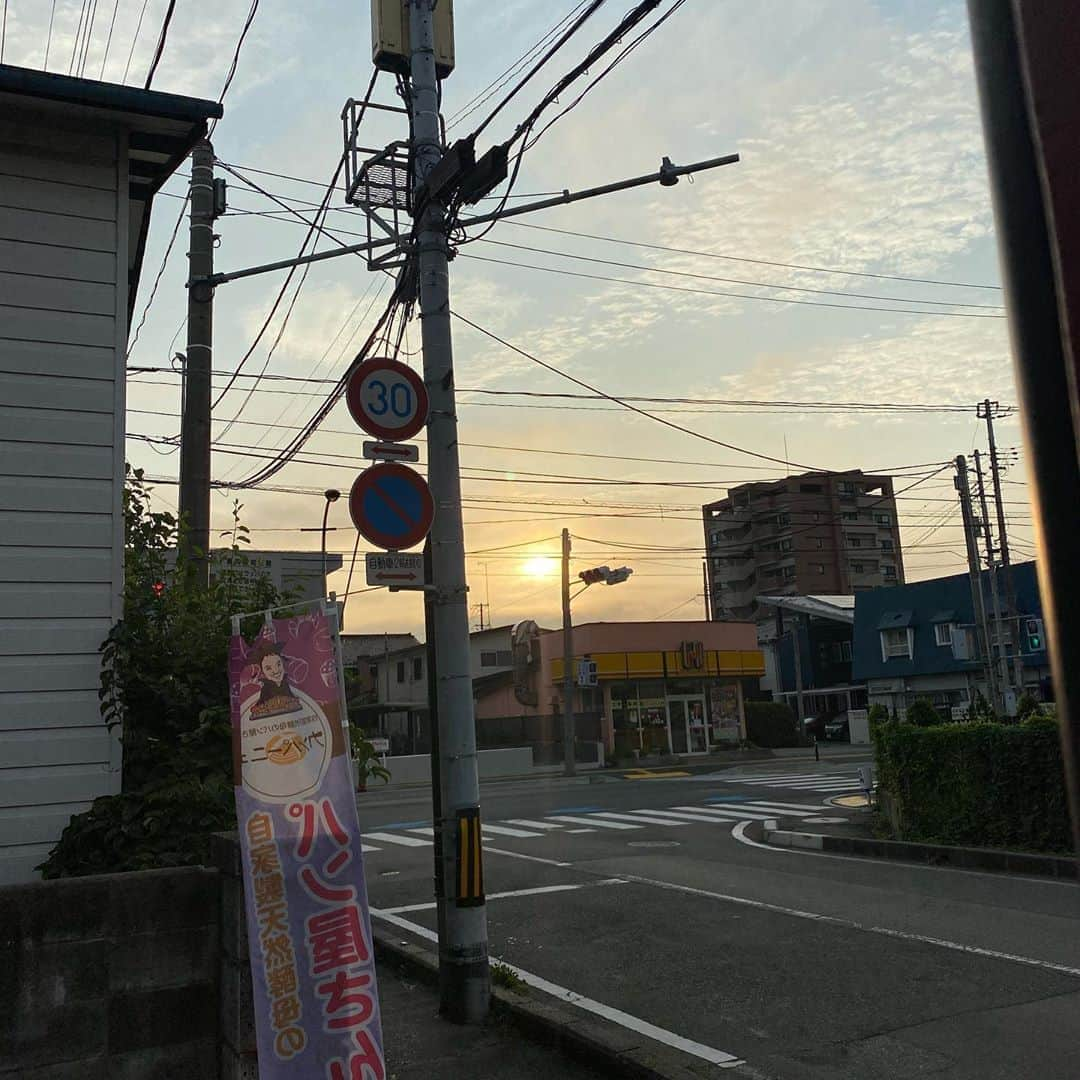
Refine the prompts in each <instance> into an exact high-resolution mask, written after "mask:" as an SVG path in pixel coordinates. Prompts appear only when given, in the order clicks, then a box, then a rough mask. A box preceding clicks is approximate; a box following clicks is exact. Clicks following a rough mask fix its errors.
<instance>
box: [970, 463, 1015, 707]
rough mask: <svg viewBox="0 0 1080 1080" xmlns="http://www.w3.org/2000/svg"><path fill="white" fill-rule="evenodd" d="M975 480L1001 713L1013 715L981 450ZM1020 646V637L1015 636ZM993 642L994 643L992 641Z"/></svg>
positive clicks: (976, 464) (1007, 658) (1007, 659)
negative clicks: (996, 660) (987, 574)
mask: <svg viewBox="0 0 1080 1080" xmlns="http://www.w3.org/2000/svg"><path fill="white" fill-rule="evenodd" d="M975 480H976V482H977V483H978V485H979V512H980V513H981V514H982V527H983V542H984V543H985V545H986V565H987V568H988V569H989V571H990V597H991V600H992V602H993V608H994V627H995V628H996V630H997V641H998V678H999V679H1000V682H999V690H1000V692H1001V714H1002V715H1003V716H1006V715H1007V716H1012V715H1013V714H1014V713H1015V711H1016V708H1015V706H1016V701H1015V698H1014V700H1013V701H1012V702H1011V704H1012V706H1013V708H1012V709H1011V710H1010V708H1009V706H1010V702H1009V690H1010V689H1011V688H1010V686H1009V657H1008V654H1007V653H1006V651H1005V627H1004V622H1003V620H1002V617H1001V596H1000V595H999V593H998V573H997V562H996V561H995V559H994V536H993V533H992V532H991V531H990V516H989V515H990V511H989V510H988V509H987V505H986V485H985V484H984V483H983V471H982V459H981V458H980V456H979V451H978V450H976V451H975ZM1014 641H1016V643H1017V647H1019V639H1018V638H1014ZM991 644H992V643H991Z"/></svg>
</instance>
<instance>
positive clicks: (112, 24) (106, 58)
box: [98, 0, 120, 79]
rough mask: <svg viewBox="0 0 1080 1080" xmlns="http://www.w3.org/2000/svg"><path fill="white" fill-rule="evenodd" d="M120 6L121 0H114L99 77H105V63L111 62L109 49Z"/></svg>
mask: <svg viewBox="0 0 1080 1080" xmlns="http://www.w3.org/2000/svg"><path fill="white" fill-rule="evenodd" d="M119 7H120V0H113V9H112V18H111V19H110V20H109V36H108V37H107V38H106V39H105V54H104V55H103V56H102V58H101V71H100V72H99V73H98V79H104V78H105V65H106V64H107V63H108V62H109V49H111V48H112V37H113V29H114V28H115V27H116V11H117V8H119Z"/></svg>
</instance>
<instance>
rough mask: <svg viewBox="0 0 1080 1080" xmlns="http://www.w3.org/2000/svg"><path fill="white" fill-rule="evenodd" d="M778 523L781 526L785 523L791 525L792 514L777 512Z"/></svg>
mask: <svg viewBox="0 0 1080 1080" xmlns="http://www.w3.org/2000/svg"><path fill="white" fill-rule="evenodd" d="M776 524H777V525H780V526H781V527H782V526H784V525H790V524H791V515H790V514H777V515H776Z"/></svg>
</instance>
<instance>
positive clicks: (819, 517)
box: [814, 510, 821, 521]
mask: <svg viewBox="0 0 1080 1080" xmlns="http://www.w3.org/2000/svg"><path fill="white" fill-rule="evenodd" d="M820 520H821V515H820V514H819V513H818V512H817V511H816V510H815V511H814V521H820Z"/></svg>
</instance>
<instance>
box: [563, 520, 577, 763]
mask: <svg viewBox="0 0 1080 1080" xmlns="http://www.w3.org/2000/svg"><path fill="white" fill-rule="evenodd" d="M562 655H563V682H562V685H563V695H562V696H563V707H562V738H563V772H564V773H565V774H566V775H567V776H576V775H577V763H576V761H575V759H574V749H575V747H574V734H575V731H576V728H577V725H576V724H575V723H574V671H573V666H574V623H573V619H572V618H571V617H570V530H569V529H563V531H562Z"/></svg>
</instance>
